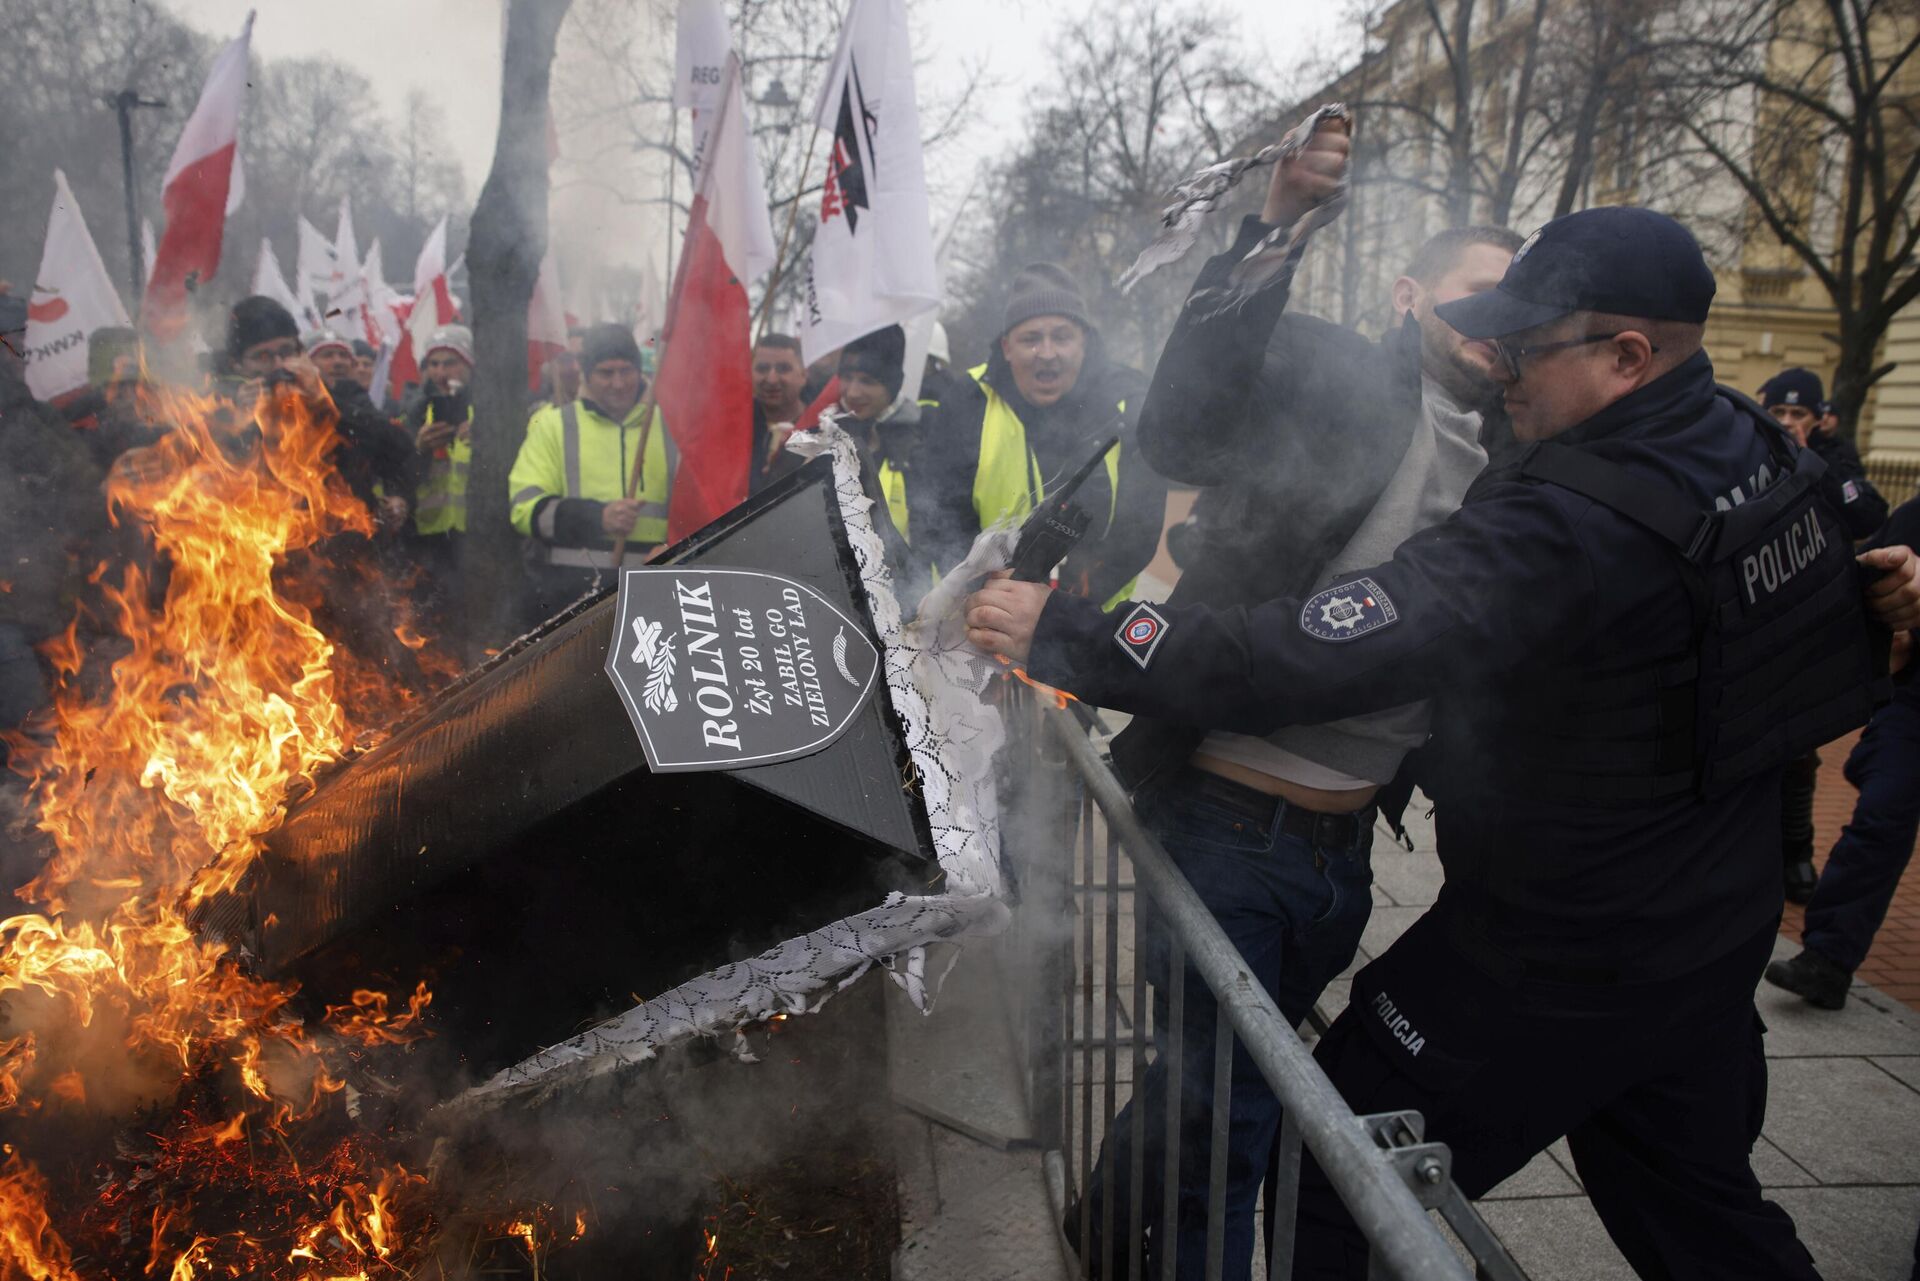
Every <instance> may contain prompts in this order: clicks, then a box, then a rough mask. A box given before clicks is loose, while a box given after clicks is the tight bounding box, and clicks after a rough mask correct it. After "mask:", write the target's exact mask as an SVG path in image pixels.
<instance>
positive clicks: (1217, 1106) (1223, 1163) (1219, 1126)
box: [1207, 1004, 1233, 1281]
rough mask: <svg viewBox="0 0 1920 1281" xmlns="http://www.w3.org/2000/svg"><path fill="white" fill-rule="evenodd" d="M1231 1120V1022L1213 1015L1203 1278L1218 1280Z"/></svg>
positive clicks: (1220, 1011) (1218, 1012)
mask: <svg viewBox="0 0 1920 1281" xmlns="http://www.w3.org/2000/svg"><path fill="white" fill-rule="evenodd" d="M1232 1124H1233V1024H1232V1023H1231V1022H1230V1021H1229V1020H1228V1018H1227V1007H1226V1006H1225V1005H1224V1004H1221V1005H1219V1006H1217V1007H1216V1008H1215V1013H1214V1017H1213V1146H1212V1151H1211V1156H1212V1160H1211V1162H1210V1163H1209V1168H1208V1171H1207V1281H1220V1271H1221V1269H1222V1268H1223V1267H1224V1266H1225V1265H1226V1256H1227V1139H1228V1133H1229V1131H1230V1129H1231V1126H1232Z"/></svg>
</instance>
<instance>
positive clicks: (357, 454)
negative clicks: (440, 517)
mask: <svg viewBox="0 0 1920 1281" xmlns="http://www.w3.org/2000/svg"><path fill="white" fill-rule="evenodd" d="M327 394H328V395H330V396H332V397H333V405H334V408H335V409H336V410H338V411H339V413H340V420H339V422H338V423H337V424H336V425H335V428H334V429H335V430H336V431H337V432H338V433H339V435H340V447H339V448H338V449H336V450H335V451H334V454H333V464H334V466H335V467H338V468H339V469H340V477H341V479H342V480H345V481H346V482H347V488H349V489H351V490H352V491H353V496H354V497H355V498H358V499H359V500H360V501H361V502H363V503H365V504H366V505H367V506H368V507H372V506H373V505H374V503H375V501H376V496H375V494H374V488H375V486H376V485H377V486H379V487H380V488H381V489H383V490H385V491H386V493H387V494H389V495H392V496H395V497H399V498H406V499H409V500H411V498H412V496H413V488H414V486H415V485H416V484H418V483H419V473H420V471H421V470H422V469H421V467H420V462H421V459H420V455H419V451H418V450H416V449H414V447H413V440H412V438H411V437H409V436H408V435H407V433H406V432H405V431H404V430H402V429H401V428H399V427H396V426H395V425H394V422H393V420H392V419H391V418H389V417H387V415H386V414H385V413H384V412H382V411H381V409H380V407H379V406H378V405H375V404H374V403H373V397H371V396H369V395H368V394H367V389H366V388H364V387H362V386H361V385H360V384H359V383H357V382H355V381H353V380H352V379H351V378H343V379H341V380H340V381H338V382H336V383H328V384H327Z"/></svg>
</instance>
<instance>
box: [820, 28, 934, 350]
mask: <svg viewBox="0 0 1920 1281" xmlns="http://www.w3.org/2000/svg"><path fill="white" fill-rule="evenodd" d="M814 120H815V122H816V123H817V124H818V125H819V126H820V127H821V128H822V129H826V130H828V131H829V133H830V137H831V143H830V147H829V151H828V156H827V176H826V186H825V188H824V190H823V191H822V193H821V199H820V211H819V221H818V223H817V225H816V226H815V228H814V235H813V249H812V252H811V254H810V255H809V257H808V261H807V269H806V279H805V281H804V283H803V288H802V290H801V297H802V303H803V315H804V318H805V324H804V325H803V326H802V327H801V331H800V344H801V346H802V347H803V348H804V349H805V354H806V358H807V359H808V360H809V361H813V360H817V359H819V358H820V357H821V356H823V355H825V354H826V353H828V352H830V351H832V350H833V349H834V348H836V347H841V346H844V345H846V344H847V343H848V342H850V341H852V340H853V339H855V338H858V337H860V336H861V335H862V334H870V333H872V332H873V331H874V330H876V329H882V328H885V327H886V326H887V325H892V324H902V323H904V322H906V321H908V320H910V319H912V318H913V317H915V316H917V315H919V314H920V313H921V312H924V311H931V310H932V309H933V308H934V307H937V306H938V305H939V303H940V272H939V269H938V267H936V266H935V264H934V259H933V231H932V228H931V226H930V225H929V214H928V211H927V177H926V170H925V168H924V165H923V162H922V159H921V155H920V111H919V108H918V106H917V105H916V104H915V102H914V93H913V49H912V43H911V41H910V39H909V36H908V31H907V8H906V0H853V8H852V9H851V10H850V11H849V12H848V14H847V25H846V27H845V29H844V30H842V31H841V33H840V48H839V51H838V52H837V53H835V54H834V59H833V65H832V68H831V69H830V70H829V71H828V73H827V80H826V84H825V86H824V87H823V88H822V90H821V94H820V101H819V103H818V104H817V105H816V107H815V109H814Z"/></svg>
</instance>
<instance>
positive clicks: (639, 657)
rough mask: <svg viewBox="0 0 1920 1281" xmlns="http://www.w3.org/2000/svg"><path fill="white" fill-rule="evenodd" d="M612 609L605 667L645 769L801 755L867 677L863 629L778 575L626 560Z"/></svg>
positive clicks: (830, 733)
mask: <svg viewBox="0 0 1920 1281" xmlns="http://www.w3.org/2000/svg"><path fill="white" fill-rule="evenodd" d="M614 619H615V631H614V636H613V643H612V644H611V646H609V648H608V650H607V675H608V676H609V677H610V678H612V680H613V683H614V687H615V688H616V689H618V690H619V691H620V700H621V702H622V703H624V704H625V705H626V709H627V715H628V717H629V718H631V719H632V721H633V725H634V728H635V730H637V731H638V732H639V736H640V745H641V747H642V748H643V749H644V750H645V751H646V754H647V764H648V765H649V766H650V767H651V768H652V769H653V771H654V772H655V773H660V774H670V773H677V772H681V771H691V770H726V769H743V768H746V767H749V766H756V765H768V764H772V763H773V762H775V761H788V760H793V759H795V758H796V757H801V756H808V755H811V754H812V753H814V752H817V751H819V750H820V749H821V748H823V747H826V746H827V745H828V744H829V743H831V742H833V741H834V740H835V739H836V738H838V737H840V735H841V734H842V733H844V732H845V731H846V728H847V726H848V725H850V724H851V723H852V722H853V718H854V715H855V714H856V713H857V712H858V711H859V710H860V708H861V706H862V705H863V704H864V703H865V702H866V701H867V698H868V697H869V696H870V695H871V694H872V692H873V687H874V685H875V683H876V682H877V681H878V679H879V674H880V650H879V647H878V646H877V645H875V644H874V641H873V638H872V637H870V636H869V635H868V634H867V632H866V629H865V628H864V627H862V626H861V624H860V623H858V622H856V621H855V620H854V619H853V618H851V617H849V616H848V615H847V614H845V613H843V612H842V611H841V610H840V609H838V608H837V607H836V606H834V605H833V604H832V603H831V602H830V601H828V600H827V599H826V598H825V597H823V596H821V595H820V594H819V593H818V592H816V591H814V590H813V589H812V588H811V587H808V586H807V585H806V584H805V583H799V582H795V581H794V580H792V579H790V578H785V577H782V576H781V575H779V574H770V573H765V572H762V571H759V570H750V569H719V568H713V567H709V566H705V565H699V566H678V565H665V566H642V567H639V568H634V569H628V570H625V571H624V572H623V573H622V574H621V576H620V601H619V604H618V606H617V608H616V609H615V612H614Z"/></svg>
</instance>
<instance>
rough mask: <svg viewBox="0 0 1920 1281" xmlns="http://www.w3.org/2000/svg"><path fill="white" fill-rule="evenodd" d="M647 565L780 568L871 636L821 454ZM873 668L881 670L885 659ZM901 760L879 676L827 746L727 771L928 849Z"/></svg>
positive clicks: (892, 841)
mask: <svg viewBox="0 0 1920 1281" xmlns="http://www.w3.org/2000/svg"><path fill="white" fill-rule="evenodd" d="M650 563H651V564H655V565H681V564H696V563H698V564H710V565H725V566H729V567H731V568H735V569H764V570H767V571H769V572H772V573H777V574H784V575H785V576H786V577H788V578H793V579H797V580H799V581H800V582H803V583H805V584H806V585H807V586H809V587H811V588H813V589H814V590H815V591H817V592H819V593H820V594H821V595H822V596H824V597H826V598H827V599H828V600H829V601H832V602H833V603H834V604H835V605H838V606H839V607H840V608H841V609H842V610H845V611H846V612H847V613H848V615H850V616H851V617H853V618H856V619H858V620H859V621H860V622H861V624H862V625H863V626H865V627H866V629H867V634H868V635H869V636H872V635H873V616H872V614H871V613H870V612H869V611H868V609H867V594H866V587H865V585H864V584H863V583H862V582H861V580H860V571H859V569H858V568H857V567H856V566H855V564H854V560H853V553H852V551H851V549H850V548H849V547H848V546H847V534H846V528H845V526H844V525H843V524H842V523H841V520H840V504H839V499H838V498H837V496H836V495H835V493H834V488H833V468H832V463H831V462H830V460H828V459H826V458H816V459H814V460H813V461H811V462H809V463H808V464H807V465H806V466H804V467H802V468H800V469H799V470H798V471H796V472H795V473H794V474H793V475H791V476H788V477H786V478H785V479H783V480H782V481H781V482H780V483H779V484H777V485H772V486H769V487H768V488H767V489H765V490H763V491H762V492H761V493H759V494H757V495H755V496H754V497H753V498H752V499H750V500H749V501H747V502H746V503H744V504H742V505H741V506H739V507H736V508H735V509H734V510H733V511H732V512H729V513H728V514H727V515H725V516H722V517H721V518H720V519H719V520H717V521H715V522H714V523H713V524H711V525H708V526H707V527H706V528H705V529H702V530H700V531H699V532H698V533H695V534H693V535H692V536H691V537H689V538H686V539H684V540H682V541H681V542H679V543H676V544H674V545H673V546H672V547H669V548H666V549H664V550H663V552H662V553H661V554H660V555H658V556H655V557H654V558H653V559H652V561H651V562H650ZM875 641H876V643H878V638H877V637H876V638H875ZM881 668H882V674H883V675H884V672H885V660H884V658H883V659H882V664H881ZM635 750H638V748H637V747H636V749H635ZM909 764H910V762H909V758H908V755H907V752H906V748H905V745H904V742H903V739H902V735H901V731H900V727H899V722H898V720H897V719H896V718H895V716H894V714H893V704H892V700H891V699H890V698H889V696H888V694H887V690H886V686H885V682H884V681H882V682H881V684H880V687H879V688H877V689H875V690H874V692H873V696H872V697H871V698H869V699H868V700H867V704H866V706H865V707H863V708H861V709H860V713H859V715H858V716H856V717H855V718H854V722H853V724H852V725H851V726H849V727H848V729H847V732H846V733H845V734H844V735H843V736H841V737H840V738H839V739H838V740H836V741H835V742H834V743H833V744H832V745H831V746H830V747H828V748H827V749H826V750H825V751H821V752H815V753H814V754H813V755H812V756H803V757H801V758H800V759H799V760H793V761H782V762H780V763H779V764H776V765H762V766H758V767H756V768H753V769H743V770H733V771H730V772H731V773H732V775H733V776H734V777H735V778H738V779H740V780H742V781H743V782H747V783H751V784H753V785H754V786H755V787H758V788H762V789H764V790H766V791H768V792H771V793H773V794H774V795H775V796H778V797H780V798H781V799H782V800H786V801H791V802H792V803H793V804H795V805H798V806H800V807H801V808H802V809H805V810H810V811H812V812H813V813H815V814H818V815H819V816H820V817H821V818H824V819H827V820H828V821H829V822H833V823H837V824H839V825H840V826H841V827H846V828H851V829H852V830H853V831H856V832H862V833H865V834H867V835H869V836H871V837H873V838H874V839H875V840H878V841H881V842H883V843H885V844H887V845H891V846H893V847H894V848H895V849H899V850H910V851H914V852H917V853H920V854H923V855H929V856H930V855H931V853H932V843H931V841H930V839H929V837H928V834H927V820H926V814H925V812H924V811H923V810H922V809H921V808H920V806H919V805H917V804H915V803H914V801H913V798H912V797H911V796H909V795H908V794H907V792H906V790H905V780H906V779H907V778H908V777H909V776H910V769H909Z"/></svg>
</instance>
